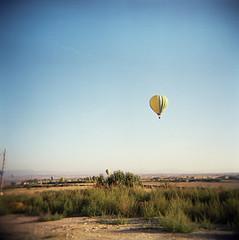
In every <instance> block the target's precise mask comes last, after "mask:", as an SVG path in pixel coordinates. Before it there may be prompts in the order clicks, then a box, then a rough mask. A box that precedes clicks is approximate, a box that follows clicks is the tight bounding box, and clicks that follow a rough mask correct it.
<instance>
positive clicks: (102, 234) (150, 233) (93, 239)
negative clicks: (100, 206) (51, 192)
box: [0, 215, 239, 240]
mask: <svg viewBox="0 0 239 240" xmlns="http://www.w3.org/2000/svg"><path fill="white" fill-rule="evenodd" d="M112 223H113V222H112V220H106V219H102V218H88V217H75V218H65V219H61V220H58V221H50V222H39V221H38V217H26V216H21V215H7V216H2V217H0V239H1V240H8V239H9V240H33V239H34V240H38V239H57V240H63V239H77V240H99V239H105V240H116V239H117V240H144V239H145V240H146V239H147V240H148V239H151V240H156V239H157V240H166V239H167V240H168V239H169V240H170V239H172V240H173V239H174V240H184V239H195V240H196V239H197V240H200V239H202V240H203V239H204V240H205V239H212V240H213V239H228V240H230V239H239V235H237V236H236V235H234V234H233V233H231V232H226V231H204V232H202V231H198V232H195V233H190V234H174V233H165V232H163V231H162V230H161V229H160V228H158V227H152V225H149V224H148V223H147V222H145V221H143V220H142V219H130V220H128V222H127V223H126V224H123V225H113V224H112Z"/></svg>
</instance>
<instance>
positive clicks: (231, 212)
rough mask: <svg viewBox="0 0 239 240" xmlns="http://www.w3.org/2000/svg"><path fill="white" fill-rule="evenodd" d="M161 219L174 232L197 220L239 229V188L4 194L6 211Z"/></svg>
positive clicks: (0, 209)
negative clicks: (30, 194)
mask: <svg viewBox="0 0 239 240" xmlns="http://www.w3.org/2000/svg"><path fill="white" fill-rule="evenodd" d="M7 213H24V214H27V215H39V216H40V215H44V214H45V215H46V214H49V215H50V216H51V215H53V216H54V215H56V214H59V215H60V216H61V215H62V216H65V217H69V216H121V217H122V218H126V217H143V218H146V219H151V218H158V219H159V224H160V225H161V226H162V227H163V228H164V229H166V230H168V231H173V232H174V231H179V232H189V231H192V230H193V229H194V227H195V224H197V226H199V227H203V228H208V229H210V228H212V227H213V226H215V225H218V224H219V225H221V224H224V225H225V226H229V228H231V229H235V230H237V229H239V190H223V189H220V190H219V189H176V188H175V189H157V190H151V191H148V190H145V189H144V188H142V187H132V188H130V187H125V186H121V187H112V188H95V189H85V190H65V191H46V192H42V193H38V194H35V195H33V196H28V195H17V196H2V197H1V198H0V214H7Z"/></svg>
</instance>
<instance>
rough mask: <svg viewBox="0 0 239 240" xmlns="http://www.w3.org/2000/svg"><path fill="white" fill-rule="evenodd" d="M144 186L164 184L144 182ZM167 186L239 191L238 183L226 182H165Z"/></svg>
mask: <svg viewBox="0 0 239 240" xmlns="http://www.w3.org/2000/svg"><path fill="white" fill-rule="evenodd" d="M143 184H144V186H153V187H163V186H165V183H163V182H152V181H145V182H143ZM166 184H167V185H168V186H171V187H184V188H193V187H203V188H218V187H223V188H230V189H239V181H236V180H228V181H223V182H200V181H198V182H167V183H166Z"/></svg>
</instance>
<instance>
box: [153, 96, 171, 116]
mask: <svg viewBox="0 0 239 240" xmlns="http://www.w3.org/2000/svg"><path fill="white" fill-rule="evenodd" d="M149 105H150V107H151V108H152V110H153V111H154V112H155V113H156V114H157V115H158V117H159V118H160V117H161V114H162V113H163V112H164V111H165V110H166V108H167V106H168V99H167V97H165V96H160V95H155V96H153V97H151V99H150V101H149Z"/></svg>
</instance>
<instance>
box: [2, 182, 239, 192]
mask: <svg viewBox="0 0 239 240" xmlns="http://www.w3.org/2000/svg"><path fill="white" fill-rule="evenodd" d="M165 184H167V186H168V187H180V188H181V187H182V188H194V187H200V188H201V187H202V188H219V187H221V188H225V189H239V181H236V180H233V181H231V180H228V181H223V182H200V181H199V182H167V183H163V182H152V181H143V185H144V186H145V187H149V188H151V187H153V188H154V187H156V188H157V187H165ZM94 186H95V184H94V183H86V184H81V185H79V186H52V187H32V188H11V189H7V190H5V194H9V195H12V194H17V195H18V194H34V193H38V192H43V191H52V190H54V191H62V190H77V189H87V188H93V187H94Z"/></svg>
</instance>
